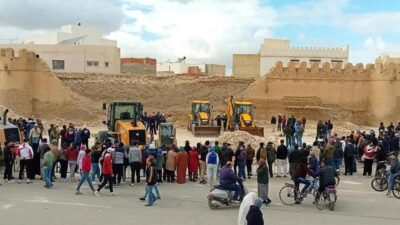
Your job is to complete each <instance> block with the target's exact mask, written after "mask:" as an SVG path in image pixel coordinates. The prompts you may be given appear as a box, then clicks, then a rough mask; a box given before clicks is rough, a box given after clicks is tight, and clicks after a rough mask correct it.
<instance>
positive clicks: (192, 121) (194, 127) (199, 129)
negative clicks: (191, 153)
mask: <svg viewBox="0 0 400 225" xmlns="http://www.w3.org/2000/svg"><path fill="white" fill-rule="evenodd" d="M188 130H190V131H192V133H193V135H194V136H195V137H197V136H208V137H215V136H219V134H220V132H221V127H216V126H214V123H213V118H212V117H211V105H210V102H209V101H199V100H195V101H192V113H190V114H188Z"/></svg>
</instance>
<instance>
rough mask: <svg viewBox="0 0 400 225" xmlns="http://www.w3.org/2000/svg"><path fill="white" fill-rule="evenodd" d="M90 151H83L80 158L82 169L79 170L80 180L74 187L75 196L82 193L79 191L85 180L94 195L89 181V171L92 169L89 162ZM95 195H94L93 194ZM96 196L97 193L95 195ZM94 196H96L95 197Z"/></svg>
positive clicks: (90, 180)
mask: <svg viewBox="0 0 400 225" xmlns="http://www.w3.org/2000/svg"><path fill="white" fill-rule="evenodd" d="M89 155H90V149H86V150H85V155H84V156H83V158H82V169H81V180H80V181H79V183H78V186H77V187H76V193H75V194H77V195H81V194H82V193H81V192H80V191H79V189H81V186H82V184H83V182H85V180H86V181H87V182H88V184H89V187H90V189H92V191H93V193H95V190H94V188H93V185H92V179H90V176H89V175H90V169H91V168H92V163H91V160H90V157H89ZM95 195H96V193H95ZM97 195H98V193H97ZM97 195H96V196H97Z"/></svg>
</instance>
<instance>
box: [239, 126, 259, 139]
mask: <svg viewBox="0 0 400 225" xmlns="http://www.w3.org/2000/svg"><path fill="white" fill-rule="evenodd" d="M239 130H241V131H246V132H248V133H250V134H252V135H256V136H260V137H264V127H240V128H239Z"/></svg>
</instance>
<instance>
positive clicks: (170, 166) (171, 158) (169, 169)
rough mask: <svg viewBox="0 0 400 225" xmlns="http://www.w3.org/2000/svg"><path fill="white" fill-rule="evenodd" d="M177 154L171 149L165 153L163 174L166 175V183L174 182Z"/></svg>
mask: <svg viewBox="0 0 400 225" xmlns="http://www.w3.org/2000/svg"><path fill="white" fill-rule="evenodd" d="M176 161H177V154H176V152H175V151H174V149H173V148H171V149H170V150H169V151H168V152H167V158H166V160H165V172H166V174H167V182H168V183H170V182H172V183H173V182H175V170H176Z"/></svg>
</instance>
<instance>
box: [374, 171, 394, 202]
mask: <svg viewBox="0 0 400 225" xmlns="http://www.w3.org/2000/svg"><path fill="white" fill-rule="evenodd" d="M387 174H388V171H385V172H381V173H380V175H381V176H380V177H375V178H374V179H372V181H371V187H372V188H373V189H374V190H375V191H379V192H383V191H385V190H387V189H388V186H389V185H388V177H387ZM393 179H394V181H393V187H392V193H393V196H394V197H396V198H398V199H400V175H396V176H395V177H394V178H393Z"/></svg>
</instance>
